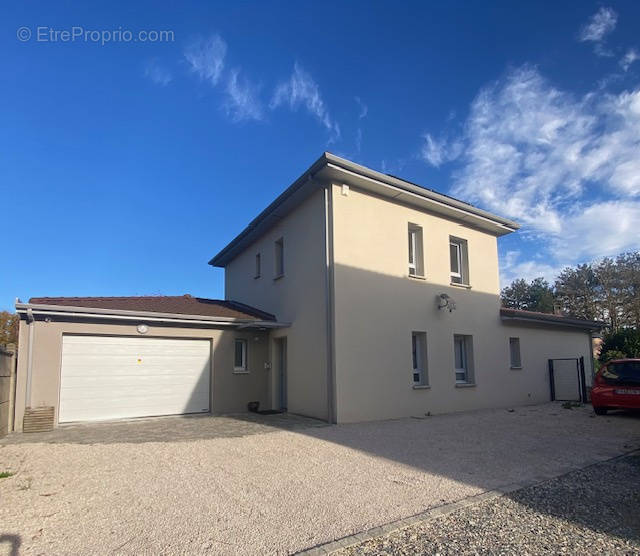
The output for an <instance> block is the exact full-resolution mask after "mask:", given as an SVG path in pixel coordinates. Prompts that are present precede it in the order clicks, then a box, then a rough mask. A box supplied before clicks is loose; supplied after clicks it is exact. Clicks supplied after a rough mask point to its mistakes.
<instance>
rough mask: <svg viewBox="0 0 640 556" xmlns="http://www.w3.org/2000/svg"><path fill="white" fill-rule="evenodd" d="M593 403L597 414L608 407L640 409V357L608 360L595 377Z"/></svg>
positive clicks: (604, 412)
mask: <svg viewBox="0 0 640 556" xmlns="http://www.w3.org/2000/svg"><path fill="white" fill-rule="evenodd" d="M591 404H592V405H593V410H594V411H595V412H596V415H605V414H606V413H607V410H608V409H640V359H614V360H612V361H607V363H605V364H604V365H603V366H602V367H601V368H600V370H599V371H598V372H597V373H596V376H595V378H594V381H593V388H592V389H591Z"/></svg>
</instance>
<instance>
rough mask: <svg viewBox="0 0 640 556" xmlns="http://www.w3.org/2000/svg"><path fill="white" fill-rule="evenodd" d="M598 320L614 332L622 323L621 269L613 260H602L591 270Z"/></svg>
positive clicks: (622, 281) (622, 282)
mask: <svg viewBox="0 0 640 556" xmlns="http://www.w3.org/2000/svg"><path fill="white" fill-rule="evenodd" d="M593 274H594V278H595V296H596V297H595V299H596V304H597V313H598V317H597V318H598V319H599V320H602V321H604V322H607V323H609V329H610V330H612V331H616V330H618V329H619V328H620V326H621V324H622V322H623V306H624V299H623V298H624V295H623V286H624V280H623V276H622V272H621V267H620V265H619V264H618V262H617V261H616V260H614V259H610V258H608V257H607V258H604V259H602V260H601V261H600V262H599V263H598V264H597V265H596V266H595V267H594V269H593Z"/></svg>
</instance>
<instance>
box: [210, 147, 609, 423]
mask: <svg viewBox="0 0 640 556" xmlns="http://www.w3.org/2000/svg"><path fill="white" fill-rule="evenodd" d="M517 229H518V225H517V224H516V223H515V222H512V221H510V220H507V219H505V218H502V217H499V216H496V215H494V214H490V213H488V212H485V211H483V210H480V209H477V208H475V207H473V206H471V205H469V204H467V203H464V202H461V201H459V200H456V199H453V198H451V197H448V196H446V195H442V194H440V193H437V192H435V191H432V190H429V189H425V188H423V187H420V186H418V185H415V184H412V183H409V182H407V181H404V180H402V179H399V178H396V177H394V176H390V175H387V174H382V173H379V172H376V171H374V170H371V169H369V168H365V167H363V166H360V165H358V164H355V163H353V162H350V161H348V160H345V159H342V158H339V157H337V156H334V155H332V154H330V153H325V154H323V155H322V156H321V157H320V158H319V159H318V160H317V161H316V162H315V163H314V164H313V165H312V166H311V167H310V168H309V169H308V170H307V171H306V172H305V173H304V174H302V176H300V178H298V179H297V180H296V181H295V182H294V183H293V185H291V186H290V187H289V188H288V189H287V190H286V191H285V192H284V193H283V194H282V195H280V196H279V197H278V198H277V199H276V200H275V201H274V202H273V203H272V204H271V205H269V206H268V207H267V208H266V209H265V210H264V211H263V212H262V213H261V214H260V215H259V216H258V217H257V218H255V219H254V220H253V221H252V222H251V223H250V224H249V226H247V228H246V229H245V230H244V231H243V232H242V233H241V234H240V235H238V236H237V237H236V238H235V239H234V240H233V241H232V242H231V243H230V244H229V245H227V246H226V247H225V248H224V249H223V250H222V251H221V252H220V253H218V254H217V255H216V256H215V257H214V258H213V259H212V260H211V262H210V264H213V265H215V266H220V267H224V269H225V284H226V292H225V295H226V298H227V299H234V300H238V301H241V302H243V303H247V304H250V305H254V306H257V307H260V308H262V309H264V310H266V311H269V312H271V313H274V314H276V315H277V316H278V319H279V320H282V321H286V322H290V323H291V325H290V326H289V327H287V328H281V329H278V330H275V331H273V332H272V341H273V342H274V345H276V346H277V349H274V351H273V353H274V354H276V355H277V354H279V353H283V354H284V351H285V350H286V356H285V355H282V356H281V357H283V358H286V365H283V364H280V363H279V358H278V357H277V356H276V357H274V369H275V370H276V372H273V373H272V375H271V381H270V401H271V405H272V406H273V407H276V408H277V407H287V408H288V410H289V411H292V412H295V413H302V414H305V415H311V416H315V417H318V418H322V419H328V420H330V421H337V422H349V421H362V420H371V419H387V418H395V417H404V416H410V415H419V416H423V415H425V414H426V413H443V412H450V411H459V410H467V409H475V408H484V407H503V406H508V405H517V404H526V403H539V402H543V401H547V400H549V398H550V383H549V374H548V361H549V359H554V358H559V359H564V358H567V359H576V358H577V359H579V358H580V357H584V358H585V360H586V361H587V362H588V365H589V366H590V365H591V358H590V356H589V354H590V350H591V331H592V330H593V329H594V328H597V327H598V326H599V324H598V323H593V322H585V321H577V320H574V319H568V318H564V317H557V316H554V315H548V316H545V315H540V314H528V313H525V312H518V311H508V310H502V311H501V309H500V297H499V292H500V286H499V272H498V246H497V240H498V238H499V237H500V236H503V235H505V234H509V233H511V232H514V231H515V230H517ZM285 368H286V370H285ZM588 370H589V369H588Z"/></svg>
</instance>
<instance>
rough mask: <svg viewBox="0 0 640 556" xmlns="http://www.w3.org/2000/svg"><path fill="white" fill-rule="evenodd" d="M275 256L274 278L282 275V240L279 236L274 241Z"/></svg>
mask: <svg viewBox="0 0 640 556" xmlns="http://www.w3.org/2000/svg"><path fill="white" fill-rule="evenodd" d="M275 256H276V274H275V278H280V276H284V240H283V238H280V239H279V240H277V241H276V242H275Z"/></svg>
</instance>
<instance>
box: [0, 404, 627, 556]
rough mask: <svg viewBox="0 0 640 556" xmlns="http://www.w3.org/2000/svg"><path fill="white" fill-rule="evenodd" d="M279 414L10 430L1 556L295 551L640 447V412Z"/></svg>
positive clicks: (2, 466) (2, 453)
mask: <svg viewBox="0 0 640 556" xmlns="http://www.w3.org/2000/svg"><path fill="white" fill-rule="evenodd" d="M275 417H277V419H273V420H270V419H269V416H265V417H264V419H261V420H260V421H259V422H252V421H251V419H247V418H245V417H241V416H239V417H237V418H218V417H209V418H202V419H200V420H196V419H190V420H186V419H180V418H172V419H158V420H154V421H144V422H131V423H120V424H118V425H117V426H116V425H94V426H85V427H84V428H77V427H72V428H69V429H65V430H58V431H55V432H54V433H50V434H48V435H47V434H41V435H34V436H33V440H31V439H30V438H29V437H28V435H22V436H19V437H18V436H11V437H9V438H8V439H6V440H0V471H5V470H6V471H12V472H14V473H15V475H13V476H11V477H9V478H6V479H0V554H2V553H4V552H6V551H8V550H10V549H11V547H12V546H14V547H18V548H17V550H19V551H20V553H26V554H30V553H55V554H77V553H83V554H98V553H99V554H106V553H119V554H123V553H126V554H134V553H163V554H176V553H186V552H189V553H203V552H209V553H215V554H287V553H291V552H295V551H297V550H302V549H304V548H307V547H312V546H315V545H318V544H321V543H325V542H328V541H331V540H333V539H338V538H341V537H345V536H347V535H351V534H354V533H357V532H360V531H364V530H367V529H370V528H372V527H375V526H378V525H382V524H385V523H389V522H392V521H395V520H398V519H401V518H404V517H407V516H410V515H414V514H417V513H420V512H423V511H425V510H427V509H429V508H432V507H435V506H439V505H442V504H446V503H449V502H453V501H456V500H461V499H464V498H467V497H469V496H474V495H478V494H480V493H482V492H485V491H487V490H492V489H495V488H499V487H501V486H505V485H509V484H514V483H520V482H522V481H525V480H534V479H535V480H543V479H545V478H550V477H553V476H557V475H560V474H563V473H566V472H568V471H570V470H575V469H577V468H581V467H584V466H585V465H588V464H591V463H594V462H596V461H603V460H605V459H608V458H611V457H613V456H616V455H619V454H621V453H624V452H628V451H630V450H632V449H634V448H640V419H639V418H638V417H627V416H622V415H610V416H609V415H608V416H606V417H603V418H601V417H597V418H595V417H593V413H592V411H591V410H590V408H586V407H585V408H579V409H573V410H566V409H562V408H561V407H560V405H559V404H545V405H541V406H531V407H524V408H517V409H516V410H515V411H512V412H509V411H506V410H486V411H477V412H469V413H461V414H453V415H443V416H435V417H430V418H426V419H402V420H397V421H385V422H379V423H362V424H354V425H339V426H307V425H305V424H304V423H303V422H301V421H299V420H296V421H295V423H294V426H293V427H287V426H286V425H287V423H288V421H287V418H286V417H283V416H275ZM173 431H176V432H175V434H174V433H173ZM159 439H163V441H159ZM636 484H637V483H636ZM3 551H4V552H3Z"/></svg>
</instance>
